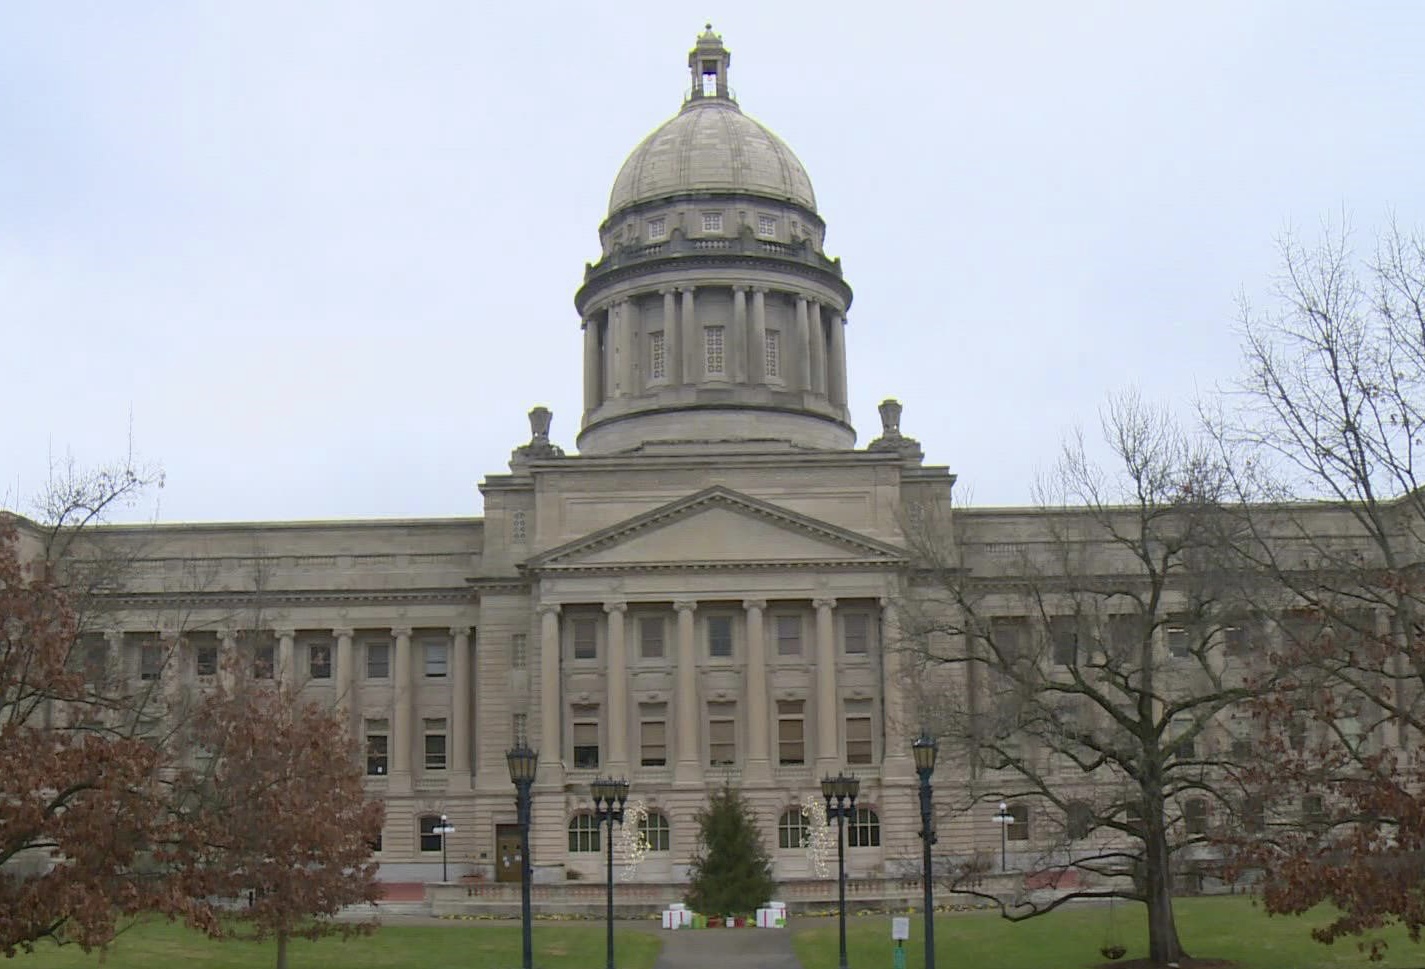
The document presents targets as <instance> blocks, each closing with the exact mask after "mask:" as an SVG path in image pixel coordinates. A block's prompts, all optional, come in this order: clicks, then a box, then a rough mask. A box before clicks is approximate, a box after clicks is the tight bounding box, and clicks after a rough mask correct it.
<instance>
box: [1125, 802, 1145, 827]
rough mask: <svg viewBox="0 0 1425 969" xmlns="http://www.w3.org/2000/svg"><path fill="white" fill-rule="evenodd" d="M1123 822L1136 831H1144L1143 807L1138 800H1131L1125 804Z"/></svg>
mask: <svg viewBox="0 0 1425 969" xmlns="http://www.w3.org/2000/svg"><path fill="white" fill-rule="evenodd" d="M1123 823H1124V824H1126V825H1128V830H1130V831H1133V832H1135V833H1141V832H1142V831H1143V808H1142V806H1141V805H1139V803H1138V802H1137V801H1129V802H1128V803H1127V804H1125V805H1124V806H1123Z"/></svg>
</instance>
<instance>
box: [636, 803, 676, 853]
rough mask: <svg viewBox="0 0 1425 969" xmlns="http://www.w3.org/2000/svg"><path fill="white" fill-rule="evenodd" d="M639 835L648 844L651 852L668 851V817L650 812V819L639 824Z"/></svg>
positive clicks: (647, 818) (656, 812)
mask: <svg viewBox="0 0 1425 969" xmlns="http://www.w3.org/2000/svg"><path fill="white" fill-rule="evenodd" d="M638 833H639V834H641V835H643V840H644V841H646V842H647V843H648V850H649V851H667V850H668V842H669V837H668V817H667V815H665V814H661V813H659V812H658V811H649V812H648V817H646V818H644V819H643V820H642V821H640V822H638Z"/></svg>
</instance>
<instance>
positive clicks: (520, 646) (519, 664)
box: [510, 633, 529, 670]
mask: <svg viewBox="0 0 1425 969" xmlns="http://www.w3.org/2000/svg"><path fill="white" fill-rule="evenodd" d="M528 666H529V636H528V635H527V634H525V633H515V634H514V635H513V636H511V637H510V669H514V670H522V669H525V668H526V667H528Z"/></svg>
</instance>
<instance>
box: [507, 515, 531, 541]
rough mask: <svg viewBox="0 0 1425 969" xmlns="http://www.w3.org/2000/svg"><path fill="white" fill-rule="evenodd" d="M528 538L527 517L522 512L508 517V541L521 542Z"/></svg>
mask: <svg viewBox="0 0 1425 969" xmlns="http://www.w3.org/2000/svg"><path fill="white" fill-rule="evenodd" d="M527 538H529V515H528V514H526V513H525V512H524V511H523V510H520V511H516V512H515V513H514V514H513V515H511V516H510V540H511V541H515V542H523V541H525V540H526V539H527Z"/></svg>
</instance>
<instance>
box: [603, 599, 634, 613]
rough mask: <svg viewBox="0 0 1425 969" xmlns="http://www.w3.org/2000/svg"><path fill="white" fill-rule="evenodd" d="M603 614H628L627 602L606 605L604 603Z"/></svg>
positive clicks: (607, 603)
mask: <svg viewBox="0 0 1425 969" xmlns="http://www.w3.org/2000/svg"><path fill="white" fill-rule="evenodd" d="M604 612H607V613H609V614H610V615H612V614H613V613H616V612H618V613H624V612H628V603H627V602H606V603H604Z"/></svg>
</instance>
